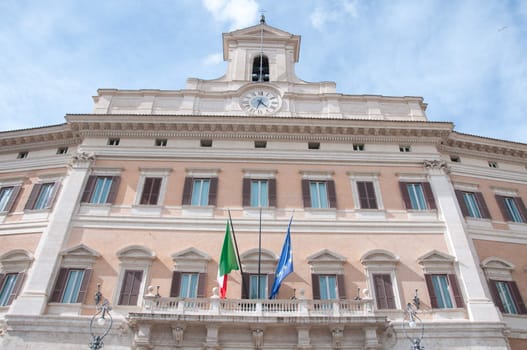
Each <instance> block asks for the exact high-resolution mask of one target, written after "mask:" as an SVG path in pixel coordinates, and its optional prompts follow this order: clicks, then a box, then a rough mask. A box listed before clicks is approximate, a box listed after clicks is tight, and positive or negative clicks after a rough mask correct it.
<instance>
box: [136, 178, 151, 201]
mask: <svg viewBox="0 0 527 350" xmlns="http://www.w3.org/2000/svg"><path fill="white" fill-rule="evenodd" d="M153 183H154V178H153V177H147V178H145V183H144V185H143V193H142V194H141V200H140V201H139V204H152V203H150V194H151V192H152V186H153Z"/></svg>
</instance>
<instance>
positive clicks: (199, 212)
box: [183, 205, 215, 218]
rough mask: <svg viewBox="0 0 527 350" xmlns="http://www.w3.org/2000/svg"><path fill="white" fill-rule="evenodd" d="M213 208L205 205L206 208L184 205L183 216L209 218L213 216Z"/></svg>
mask: <svg viewBox="0 0 527 350" xmlns="http://www.w3.org/2000/svg"><path fill="white" fill-rule="evenodd" d="M214 208H215V207H214V206H212V205H207V206H203V207H200V206H193V205H185V206H183V215H195V216H200V217H208V218H211V217H213V216H214Z"/></svg>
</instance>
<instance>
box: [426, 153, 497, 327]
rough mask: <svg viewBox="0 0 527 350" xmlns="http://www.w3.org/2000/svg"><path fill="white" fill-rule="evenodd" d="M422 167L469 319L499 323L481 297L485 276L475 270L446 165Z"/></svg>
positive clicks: (474, 258) (492, 308) (471, 247)
mask: <svg viewBox="0 0 527 350" xmlns="http://www.w3.org/2000/svg"><path fill="white" fill-rule="evenodd" d="M424 166H425V168H426V169H427V171H428V178H429V182H430V186H431V187H432V191H433V192H434V196H435V200H436V204H437V207H438V210H439V214H440V215H441V216H442V219H443V221H444V223H445V226H446V229H445V239H446V242H447V245H448V249H449V253H450V254H451V255H453V256H454V257H456V260H457V264H456V271H457V274H458V277H459V278H458V279H459V284H460V286H461V288H462V290H463V295H464V296H465V301H466V305H467V310H468V315H469V318H470V320H471V321H477V322H500V317H499V315H498V312H497V310H496V307H495V306H494V304H493V303H492V301H491V300H490V299H489V298H488V297H487V295H486V294H485V287H484V285H485V283H486V281H485V277H484V276H483V272H482V271H481V269H480V268H479V264H478V258H477V253H476V249H475V248H474V244H473V242H472V240H471V239H470V238H469V236H468V233H467V232H466V231H465V225H464V223H465V221H464V218H463V215H462V214H461V211H460V209H459V206H458V203H457V199H456V195H455V192H454V187H453V185H452V183H451V181H450V178H449V176H448V175H447V172H448V169H447V167H446V163H445V162H442V161H438V160H434V161H425V162H424Z"/></svg>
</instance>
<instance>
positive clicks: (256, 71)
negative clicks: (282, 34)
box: [251, 55, 269, 82]
mask: <svg viewBox="0 0 527 350" xmlns="http://www.w3.org/2000/svg"><path fill="white" fill-rule="evenodd" d="M251 79H252V81H259V82H262V81H269V60H268V59H267V56H264V55H258V56H256V57H255V58H254V60H253V71H252V75H251Z"/></svg>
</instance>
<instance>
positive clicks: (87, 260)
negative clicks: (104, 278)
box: [60, 244, 101, 267]
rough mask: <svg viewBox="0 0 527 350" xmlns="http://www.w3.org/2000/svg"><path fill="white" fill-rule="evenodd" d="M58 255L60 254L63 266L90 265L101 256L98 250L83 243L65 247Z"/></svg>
mask: <svg viewBox="0 0 527 350" xmlns="http://www.w3.org/2000/svg"><path fill="white" fill-rule="evenodd" d="M60 255H61V256H62V266H63V267H87V266H90V267H91V266H93V264H94V263H95V260H96V259H97V258H98V257H100V256H101V254H99V252H97V251H96V250H94V249H92V248H90V247H88V246H87V245H85V244H79V245H76V246H74V247H71V248H68V249H65V250H63V251H62V252H61V253H60Z"/></svg>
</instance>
